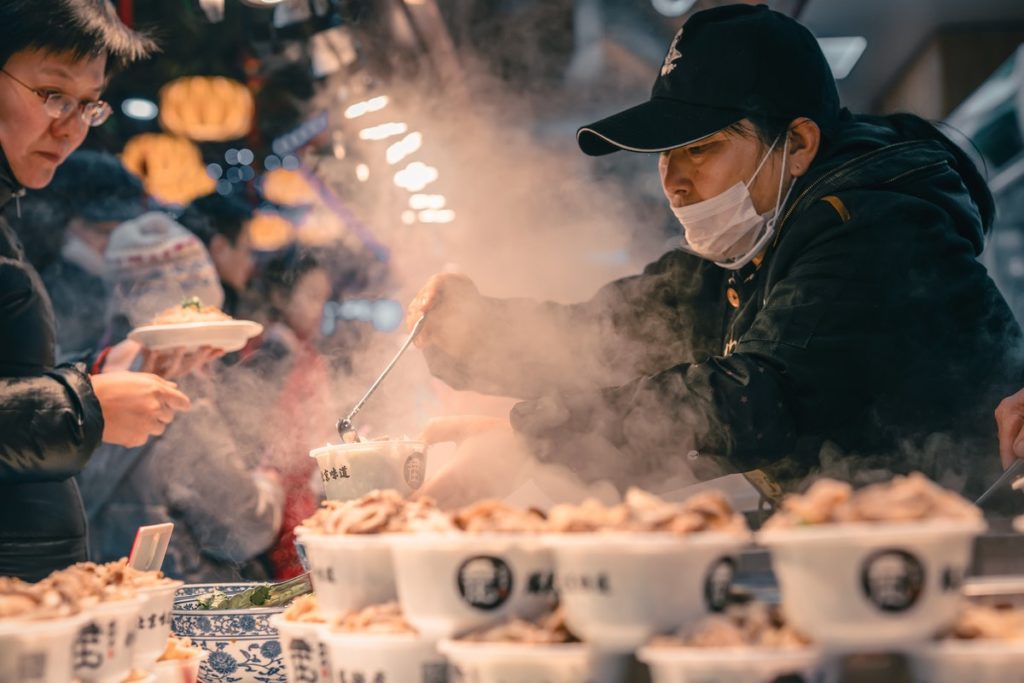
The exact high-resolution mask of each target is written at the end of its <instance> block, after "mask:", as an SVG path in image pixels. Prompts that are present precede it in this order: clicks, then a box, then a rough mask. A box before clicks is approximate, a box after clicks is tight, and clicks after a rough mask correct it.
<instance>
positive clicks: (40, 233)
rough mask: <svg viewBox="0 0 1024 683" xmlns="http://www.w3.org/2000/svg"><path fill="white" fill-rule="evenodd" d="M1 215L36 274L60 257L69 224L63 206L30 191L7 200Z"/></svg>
mask: <svg viewBox="0 0 1024 683" xmlns="http://www.w3.org/2000/svg"><path fill="white" fill-rule="evenodd" d="M2 216H3V219H4V220H6V221H7V224H8V225H9V226H10V227H11V231H12V232H13V233H14V236H15V237H16V238H17V240H18V241H19V242H20V243H21V247H22V249H23V250H24V252H25V260H26V261H27V262H28V263H29V264H30V265H31V266H32V267H33V268H34V269H35V270H36V272H37V273H41V272H43V271H44V270H45V269H46V268H47V267H48V266H49V265H50V264H51V263H53V262H54V261H56V260H57V259H59V258H60V250H61V247H62V246H63V243H64V230H65V228H66V227H67V224H68V212H67V209H66V207H64V206H63V205H61V204H58V203H56V202H52V201H50V200H49V199H47V198H46V197H43V196H42V193H40V192H33V193H31V194H27V193H26V194H25V196H23V197H21V198H20V199H19V200H18V201H17V202H9V203H8V204H7V206H6V207H4V209H3V212H2Z"/></svg>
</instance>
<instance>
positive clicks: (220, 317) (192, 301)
mask: <svg viewBox="0 0 1024 683" xmlns="http://www.w3.org/2000/svg"><path fill="white" fill-rule="evenodd" d="M224 320H232V317H231V316H230V315H228V314H227V313H225V312H224V311H222V310H220V309H219V308H217V307H216V306H204V305H203V303H202V302H201V301H200V300H199V298H198V297H194V296H193V297H189V298H188V299H185V300H184V301H183V302H182V303H181V305H180V306H171V307H170V308H168V309H166V310H164V311H163V312H161V313H159V314H158V315H157V316H156V317H155V318H153V320H151V321H150V322H149V324H150V325H178V324H180V323H212V322H222V321H224Z"/></svg>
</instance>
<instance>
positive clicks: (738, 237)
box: [672, 133, 793, 270]
mask: <svg viewBox="0 0 1024 683" xmlns="http://www.w3.org/2000/svg"><path fill="white" fill-rule="evenodd" d="M783 135H785V133H783ZM777 142H778V140H776V141H775V142H773V143H772V146H771V147H770V148H769V149H768V151H767V152H766V153H765V155H764V158H763V159H761V163H759V164H758V165H757V168H756V169H755V170H754V175H752V176H751V177H750V180H748V181H747V182H745V183H744V182H742V181H741V182H738V183H736V184H735V185H733V186H732V187H730V188H729V189H728V190H726V191H725V192H722V193H721V194H718V195H715V196H714V197H712V198H711V199H705V200H704V201H702V202H697V203H696V204H690V205H689V206H681V207H679V208H675V207H672V213H674V214H675V216H676V218H677V219H678V220H679V222H680V223H681V224H682V226H683V249H684V250H686V251H689V252H691V253H693V254H696V255H697V256H700V257H701V258H704V259H707V260H709V261H714V262H715V264H716V265H718V266H720V267H722V268H728V269H729V270H737V269H739V268H742V267H743V266H745V265H747V264H748V263H750V261H751V260H753V258H754V257H755V256H757V255H758V254H759V253H760V252H761V250H762V249H764V248H765V246H767V244H768V242H769V241H770V240H771V238H772V235H774V234H775V222H776V220H778V217H779V209H780V208H781V207H782V206H783V205H784V204H785V203H786V201H785V200H786V199H789V191H791V190H792V189H793V186H792V185H790V187H789V190H787V192H786V197H785V199H783V197H782V186H783V184H784V182H785V178H786V176H785V167H783V170H782V171H780V173H779V191H778V194H777V195H776V197H775V208H774V209H773V210H772V211H770V212H768V213H766V214H764V215H762V214H759V213H758V212H757V209H755V208H754V200H753V199H752V198H751V197H750V189H749V188H750V183H752V182H754V178H756V177H757V174H758V173H760V171H761V168H762V167H764V165H765V162H767V161H768V157H769V156H770V155H771V153H772V150H774V149H775V145H776V143H777ZM788 152H789V136H786V139H785V142H784V143H783V145H782V158H783V161H785V159H786V154H787V153H788Z"/></svg>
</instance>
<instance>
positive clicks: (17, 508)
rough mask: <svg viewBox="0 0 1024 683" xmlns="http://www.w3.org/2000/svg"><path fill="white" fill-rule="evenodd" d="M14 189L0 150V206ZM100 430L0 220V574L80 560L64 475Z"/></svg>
mask: <svg viewBox="0 0 1024 683" xmlns="http://www.w3.org/2000/svg"><path fill="white" fill-rule="evenodd" d="M19 192H20V188H19V187H18V185H17V183H16V182H15V180H14V178H13V175H12V174H11V172H10V169H9V167H8V165H7V161H6V159H5V158H4V157H3V156H2V154H0V206H3V205H4V204H6V203H8V202H9V201H12V200H13V198H14V197H15V195H16V194H17V193H19ZM102 434H103V414H102V412H101V410H100V405H99V401H98V400H97V399H96V396H95V394H94V393H93V390H92V386H91V384H90V382H89V377H88V376H87V375H86V374H85V368H84V367H83V366H79V365H66V366H60V367H54V320H53V308H52V306H51V305H50V300H49V298H48V297H47V295H46V291H45V290H44V289H43V285H42V282H41V281H40V279H39V276H38V274H37V273H36V272H35V270H34V269H33V268H32V267H31V266H30V265H29V264H28V263H27V262H26V261H25V259H24V254H23V253H22V250H21V247H20V245H19V244H18V241H17V239H16V238H15V237H14V235H13V233H12V231H11V230H10V228H9V226H8V225H7V224H6V222H4V221H2V219H0V576H18V577H21V578H23V579H26V580H30V581H35V580H38V579H40V578H42V577H44V576H45V575H46V574H48V573H50V572H51V571H53V570H54V569H59V568H62V567H65V566H67V565H68V564H71V563H73V562H77V561H80V560H85V559H86V553H87V550H86V548H87V545H86V525H85V515H84V512H83V510H82V502H81V499H80V497H79V495H78V489H77V487H76V486H75V482H74V480H73V479H72V477H73V476H74V475H75V474H77V473H78V472H79V471H80V470H81V469H82V467H83V466H84V465H85V463H86V462H87V461H88V459H89V456H90V454H91V453H92V451H93V449H95V448H96V446H97V445H98V444H99V442H100V438H101V436H102Z"/></svg>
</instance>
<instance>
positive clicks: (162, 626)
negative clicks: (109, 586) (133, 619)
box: [132, 580, 185, 669]
mask: <svg viewBox="0 0 1024 683" xmlns="http://www.w3.org/2000/svg"><path fill="white" fill-rule="evenodd" d="M184 585H185V582H184V581H172V580H167V581H164V582H163V583H161V584H160V585H159V586H154V587H152V588H140V589H139V595H140V596H141V597H142V607H141V609H140V610H139V625H138V627H139V631H138V635H137V637H136V639H135V658H134V660H133V662H132V666H133V667H135V668H136V669H149V668H150V667H151V666H152V664H153V663H154V662H156V660H157V659H158V658H159V657H160V655H161V654H163V651H164V649H165V648H166V647H167V638H168V636H170V635H171V609H173V607H174V594H175V592H176V591H177V590H178V589H179V588H181V587H182V586H184Z"/></svg>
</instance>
